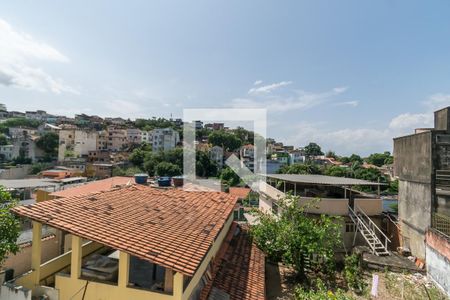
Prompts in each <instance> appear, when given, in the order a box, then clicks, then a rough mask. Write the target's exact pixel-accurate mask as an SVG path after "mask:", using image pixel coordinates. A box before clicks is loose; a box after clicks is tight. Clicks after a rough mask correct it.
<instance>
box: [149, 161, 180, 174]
mask: <svg viewBox="0 0 450 300" xmlns="http://www.w3.org/2000/svg"><path fill="white" fill-rule="evenodd" d="M155 173H156V175H158V176H171V177H172V176H177V175H181V169H180V167H179V166H177V165H175V164H172V163H170V162H166V161H163V162H160V163H159V164H157V165H156V167H155Z"/></svg>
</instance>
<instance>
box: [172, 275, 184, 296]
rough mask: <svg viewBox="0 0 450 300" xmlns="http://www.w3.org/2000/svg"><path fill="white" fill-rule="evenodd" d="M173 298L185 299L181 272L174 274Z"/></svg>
mask: <svg viewBox="0 0 450 300" xmlns="http://www.w3.org/2000/svg"><path fill="white" fill-rule="evenodd" d="M173 299H178V300H181V299H183V274H181V273H179V272H177V273H175V275H174V276H173Z"/></svg>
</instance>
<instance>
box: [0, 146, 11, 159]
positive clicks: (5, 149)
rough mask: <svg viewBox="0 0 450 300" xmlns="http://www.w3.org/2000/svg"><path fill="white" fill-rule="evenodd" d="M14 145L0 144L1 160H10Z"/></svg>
mask: <svg viewBox="0 0 450 300" xmlns="http://www.w3.org/2000/svg"><path fill="white" fill-rule="evenodd" d="M13 155H14V145H2V146H0V159H1V160H2V161H5V160H6V161H10V160H12V159H13V158H14V156H13Z"/></svg>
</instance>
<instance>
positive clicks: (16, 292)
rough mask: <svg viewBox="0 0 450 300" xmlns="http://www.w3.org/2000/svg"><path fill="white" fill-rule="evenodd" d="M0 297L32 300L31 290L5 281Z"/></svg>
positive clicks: (14, 299) (3, 299) (0, 289)
mask: <svg viewBox="0 0 450 300" xmlns="http://www.w3.org/2000/svg"><path fill="white" fill-rule="evenodd" d="M0 299H2V300H31V291H30V290H29V289H26V288H24V287H16V286H15V285H14V284H9V283H5V284H4V285H2V286H1V287H0Z"/></svg>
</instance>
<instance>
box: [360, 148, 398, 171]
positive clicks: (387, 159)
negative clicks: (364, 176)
mask: <svg viewBox="0 0 450 300" xmlns="http://www.w3.org/2000/svg"><path fill="white" fill-rule="evenodd" d="M366 161H367V162H368V163H369V164H372V165H375V166H377V167H381V166H383V165H385V164H392V163H393V161H394V158H393V157H392V156H391V153H390V152H389V151H385V152H384V153H373V154H370V155H369V157H367V158H366Z"/></svg>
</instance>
